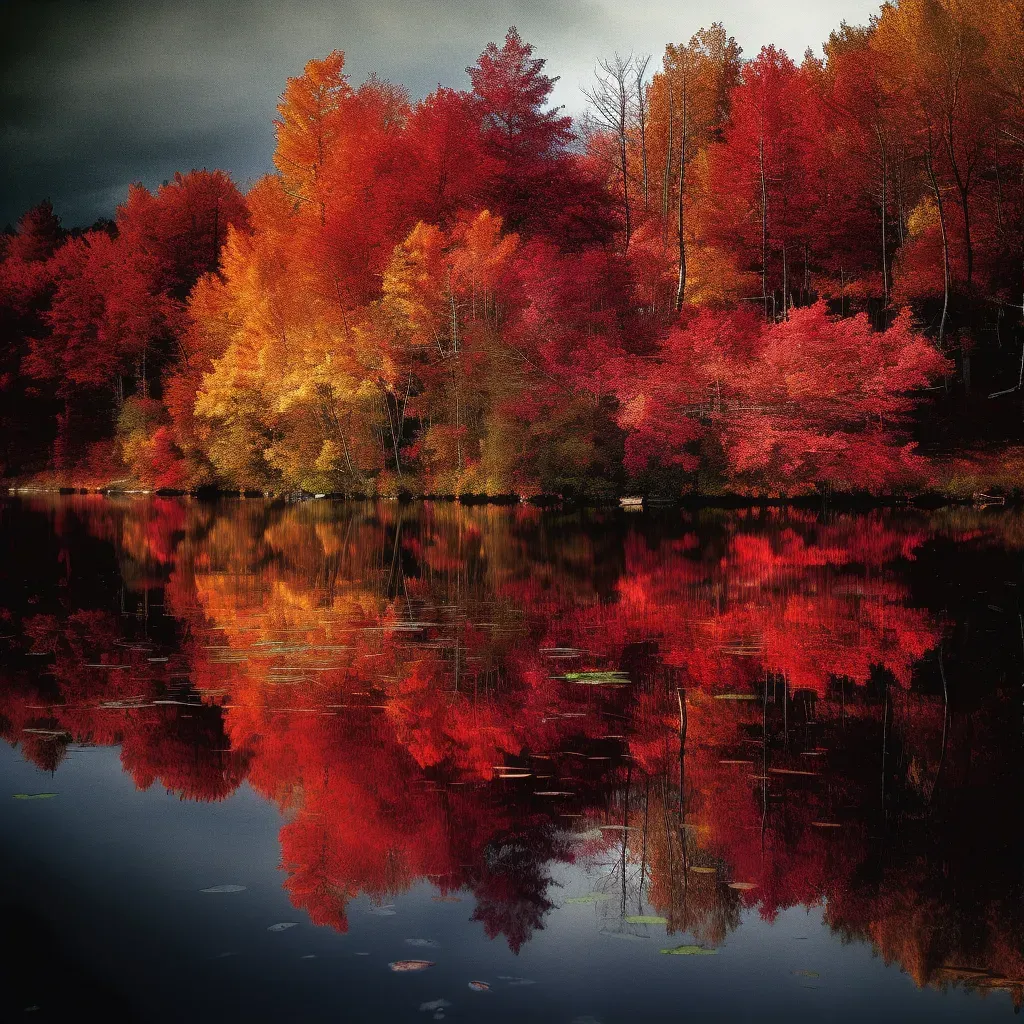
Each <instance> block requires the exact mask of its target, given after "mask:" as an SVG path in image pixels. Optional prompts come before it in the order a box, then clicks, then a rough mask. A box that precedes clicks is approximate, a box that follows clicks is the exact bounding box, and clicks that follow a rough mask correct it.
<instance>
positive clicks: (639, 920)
mask: <svg viewBox="0 0 1024 1024" xmlns="http://www.w3.org/2000/svg"><path fill="white" fill-rule="evenodd" d="M626 924H668V920H667V919H666V918H664V917H651V916H650V915H649V914H633V915H631V916H630V917H627V918H626Z"/></svg>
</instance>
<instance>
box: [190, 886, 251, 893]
mask: <svg viewBox="0 0 1024 1024" xmlns="http://www.w3.org/2000/svg"><path fill="white" fill-rule="evenodd" d="M244 890H245V886H244V885H211V886H210V887H209V888H208V889H200V890H199V891H200V892H243V891H244Z"/></svg>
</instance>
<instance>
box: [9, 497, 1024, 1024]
mask: <svg viewBox="0 0 1024 1024" xmlns="http://www.w3.org/2000/svg"><path fill="white" fill-rule="evenodd" d="M1022 553H1024V520H1022V519H1021V517H1020V516H1019V515H1016V514H1014V513H1004V512H995V513H992V512H977V511H973V510H943V511H939V512H929V513H925V512H920V513H896V512H876V513H872V514H869V515H843V514H829V515H822V514H818V513H810V512H806V511H799V510H761V511H757V510H755V511H741V512H723V511H702V512H696V513H691V512H684V511H680V510H671V511H669V510H665V511H659V512H653V513H642V514H629V513H620V512H603V513H598V512H589V513H584V512H574V513H569V512H551V511H548V512H542V511H539V510H536V509H531V508H514V509H509V508H498V507H481V508H463V507H459V506H456V505H452V504H436V505H429V504H427V505H412V506H400V505H397V504H393V503H387V504H380V505H373V504H366V505H362V504H359V505H355V504H343V503H337V504H335V503H331V502H313V503H307V504H302V505H284V504H273V503H269V502H261V501H234V502H232V501H225V502H220V503H216V504H208V503H201V502H198V501H194V500H185V499H151V500H141V499H140V500H120V501H115V500H108V499H104V498H99V497H67V498H60V499H57V498H53V499H39V500H35V499H25V500H6V501H4V502H2V503H0V557H2V560H3V562H2V565H3V569H2V571H0V737H2V738H3V740H4V743H3V745H2V747H0V868H2V870H0V928H2V929H3V933H4V957H3V958H2V961H0V964H2V965H0V982H2V987H0V1019H2V1020H8V1019H11V1020H20V1019H24V1020H50V1019H53V1020H56V1019H58V1018H59V1017H60V1018H63V1019H67V1017H68V1015H69V1013H73V1014H76V1015H77V1018H76V1019H81V1017H82V1016H83V1015H84V1014H87V1013H92V1014H94V1015H95V1014H97V1013H98V1014H102V1015H103V1017H104V1019H107V1020H111V1021H122V1020H123V1021H132V1020H138V1021H181V1020H189V1021H218V1022H223V1021H232V1020H247V1021H264V1020H266V1021H280V1020H289V1021H337V1020H349V1021H375V1022H376V1021H409V1022H415V1021H423V1022H427V1021H433V1020H449V1021H452V1022H456V1021H522V1020H532V1021H538V1022H540V1021H559V1022H565V1024H570V1022H576V1024H592V1022H595V1021H596V1022H602V1024H617V1022H631V1021H684V1020H688V1021H694V1020H696V1021H745V1020H751V1021H754V1020H756V1021H759V1022H763V1021H766V1020H768V1021H774V1020H779V1021H783V1020H785V1021H800V1020H832V1021H856V1022H858V1024H861V1022H863V1021H864V1020H866V1019H871V1020H876V1021H883V1020H884V1021H888V1020H892V1021H908V1020H909V1021H913V1020H928V1021H953V1020H956V1021H967V1020H970V1021H973V1020H990V1019H991V1020H995V1019H999V1020H1007V1019H1008V1018H1010V1017H1011V1016H1012V1015H1013V1013H1014V1011H1015V1009H1016V1008H1018V1007H1019V1006H1020V1005H1021V1003H1022V1002H1024V884H1022V883H1024V831H1022V821H1024V819H1022V816H1021V810H1022V808H1021V796H1022V768H1024V764H1022V756H1021V755H1022V753H1024V751H1022V746H1024V744H1022V739H1024V699H1022V698H1024V690H1022V682H1024V661H1022V643H1024V620H1022V618H1021V612H1022V611H1024V594H1022V593H1021V589H1022V588H1024V571H1022V569H1024V560H1022ZM211 890H212V891H211ZM407 961H421V962H425V963H426V964H429V966H424V965H423V964H422V963H421V964H416V963H412V964H410V963H405V962H407ZM396 966H397V967H399V968H401V967H405V968H407V969H404V970H396V969H395V967H396ZM411 967H419V968H420V969H408V968H411Z"/></svg>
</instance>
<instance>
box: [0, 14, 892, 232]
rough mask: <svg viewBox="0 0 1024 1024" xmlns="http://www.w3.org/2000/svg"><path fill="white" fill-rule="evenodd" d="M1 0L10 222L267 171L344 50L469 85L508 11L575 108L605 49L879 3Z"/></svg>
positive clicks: (431, 82) (86, 217) (806, 20)
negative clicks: (134, 190)
mask: <svg viewBox="0 0 1024 1024" xmlns="http://www.w3.org/2000/svg"><path fill="white" fill-rule="evenodd" d="M766 8H767V5H764V4H763V3H761V2H760V0H721V2H716V0H650V2H648V3H646V4H641V3H636V4H628V5H627V4H623V3H621V2H619V0H511V2H505V3H488V2H484V0H405V2H399V0H392V2H387V0H276V2H274V0H222V2H217V0H178V2H172V0H135V2H124V0H0V114H2V130H0V152H2V153H3V156H4V171H3V174H4V178H3V190H2V194H0V224H2V223H4V222H8V221H13V220H14V219H16V217H17V216H18V215H19V214H20V212H21V211H23V210H24V209H25V208H26V207H28V206H30V205H32V204H33V203H35V202H38V201H39V200H40V199H42V198H44V197H48V198H50V199H51V200H52V201H53V203H54V205H55V206H56V208H57V210H58V212H59V213H60V214H61V216H62V217H63V219H64V222H65V223H66V224H69V225H70V224H81V223H88V222H89V221H91V220H93V219H95V218H96V217H98V216H101V215H109V214H110V213H112V212H113V209H114V207H115V206H116V204H117V203H118V202H120V201H121V200H122V199H123V198H124V195H125V192H126V191H127V188H128V185H129V183H131V182H132V181H138V180H141V181H142V182H143V183H145V184H146V185H149V186H154V185H157V184H159V183H160V182H161V181H162V180H165V179H167V178H169V177H170V176H171V175H172V174H173V173H174V171H176V170H188V169H190V168H192V167H211V168H212V167H223V168H225V169H226V170H228V171H230V172H231V173H232V174H233V175H234V176H235V178H236V180H238V181H239V182H240V183H241V184H243V185H244V184H245V183H246V182H248V181H250V180H252V179H254V178H256V177H258V176H259V175H260V174H263V173H265V172H266V171H268V170H270V168H271V153H272V150H273V127H272V123H271V122H272V119H273V116H274V108H275V105H276V102H277V98H278V96H279V95H280V93H281V90H282V88H283V87H284V81H285V79H286V78H287V77H288V76H289V75H295V74H299V73H300V72H301V69H302V66H303V64H304V63H305V62H306V60H308V59H309V58H310V57H313V56H322V55H323V54H325V53H327V52H328V51H330V50H331V49H334V48H340V49H343V50H345V52H346V55H347V64H348V69H349V71H350V73H351V76H352V78H353V81H355V82H360V81H362V80H363V79H364V78H365V77H366V76H367V75H369V74H370V73H371V72H376V73H377V74H378V75H379V76H381V77H383V78H389V79H391V80H393V81H396V82H401V83H402V84H404V85H405V86H406V87H407V88H408V89H409V91H410V93H411V94H412V95H413V96H414V97H419V96H423V95H425V94H426V93H427V92H429V91H430V90H431V89H433V88H434V87H436V85H437V84H438V83H444V84H450V85H456V86H462V85H464V84H465V82H466V76H465V70H464V69H465V68H466V66H467V64H471V63H472V62H473V61H474V60H475V58H476V56H477V55H478V54H479V52H480V51H481V50H482V49H483V47H484V45H485V44H486V43H487V42H488V41H489V40H500V39H501V37H502V36H503V35H504V32H505V30H506V28H507V27H508V26H509V25H510V24H516V25H518V27H519V29H520V31H521V32H522V34H523V35H524V37H525V38H527V39H529V40H530V41H531V42H534V43H535V44H536V45H537V47H538V50H539V53H540V55H541V56H544V57H547V58H548V61H549V70H550V71H551V73H552V74H561V75H562V81H561V82H560V83H559V88H558V93H557V99H558V101H559V102H560V103H564V104H566V106H567V107H568V108H569V109H570V110H573V109H578V108H579V106H580V95H579V85H580V83H582V82H583V81H584V80H585V79H586V77H587V75H588V72H589V69H590V68H591V67H592V65H593V62H594V60H595V58H596V57H597V56H599V55H601V54H604V53H607V52H610V51H611V50H614V49H616V48H617V49H620V50H625V51H629V50H635V51H638V52H640V51H642V52H654V53H658V52H660V50H661V48H662V47H663V45H664V43H665V42H667V41H669V40H679V39H684V38H688V37H689V35H690V34H691V33H692V32H693V31H694V30H695V29H696V28H698V27H699V26H700V25H701V24H706V23H708V22H710V21H712V20H715V19H722V20H724V21H725V22H726V25H727V27H728V28H729V29H730V31H732V32H733V33H734V34H735V35H736V36H737V38H738V39H739V40H740V42H741V43H742V44H743V45H744V46H745V47H746V49H747V51H748V52H754V51H756V49H757V47H758V46H760V45H761V43H762V42H766V41H769V40H772V41H776V42H779V43H781V44H782V45H784V46H786V47H787V48H789V49H790V50H791V52H796V53H797V54H799V53H800V52H802V49H803V47H804V46H805V45H808V44H811V43H818V42H820V40H821V39H822V38H824V36H825V35H827V32H828V29H829V28H830V27H832V26H833V25H835V24H837V23H838V21H839V19H840V17H841V16H844V15H845V16H846V17H847V18H848V19H849V20H853V21H861V20H864V19H865V18H866V16H867V14H868V13H870V12H871V11H872V10H874V9H875V5H874V4H871V3H867V2H866V0H820V2H815V0H801V2H800V3H798V4H793V3H790V4H788V5H787V4H786V3H780V4H776V5H772V6H771V10H770V12H769V11H768V10H767V9H766Z"/></svg>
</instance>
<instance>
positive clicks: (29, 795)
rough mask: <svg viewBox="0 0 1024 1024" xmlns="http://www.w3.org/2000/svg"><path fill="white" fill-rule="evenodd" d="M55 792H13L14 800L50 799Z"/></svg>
mask: <svg viewBox="0 0 1024 1024" xmlns="http://www.w3.org/2000/svg"><path fill="white" fill-rule="evenodd" d="M56 795H57V794H56V793H15V794H14V799H15V800H52V799H53V798H54V797H55V796H56Z"/></svg>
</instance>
